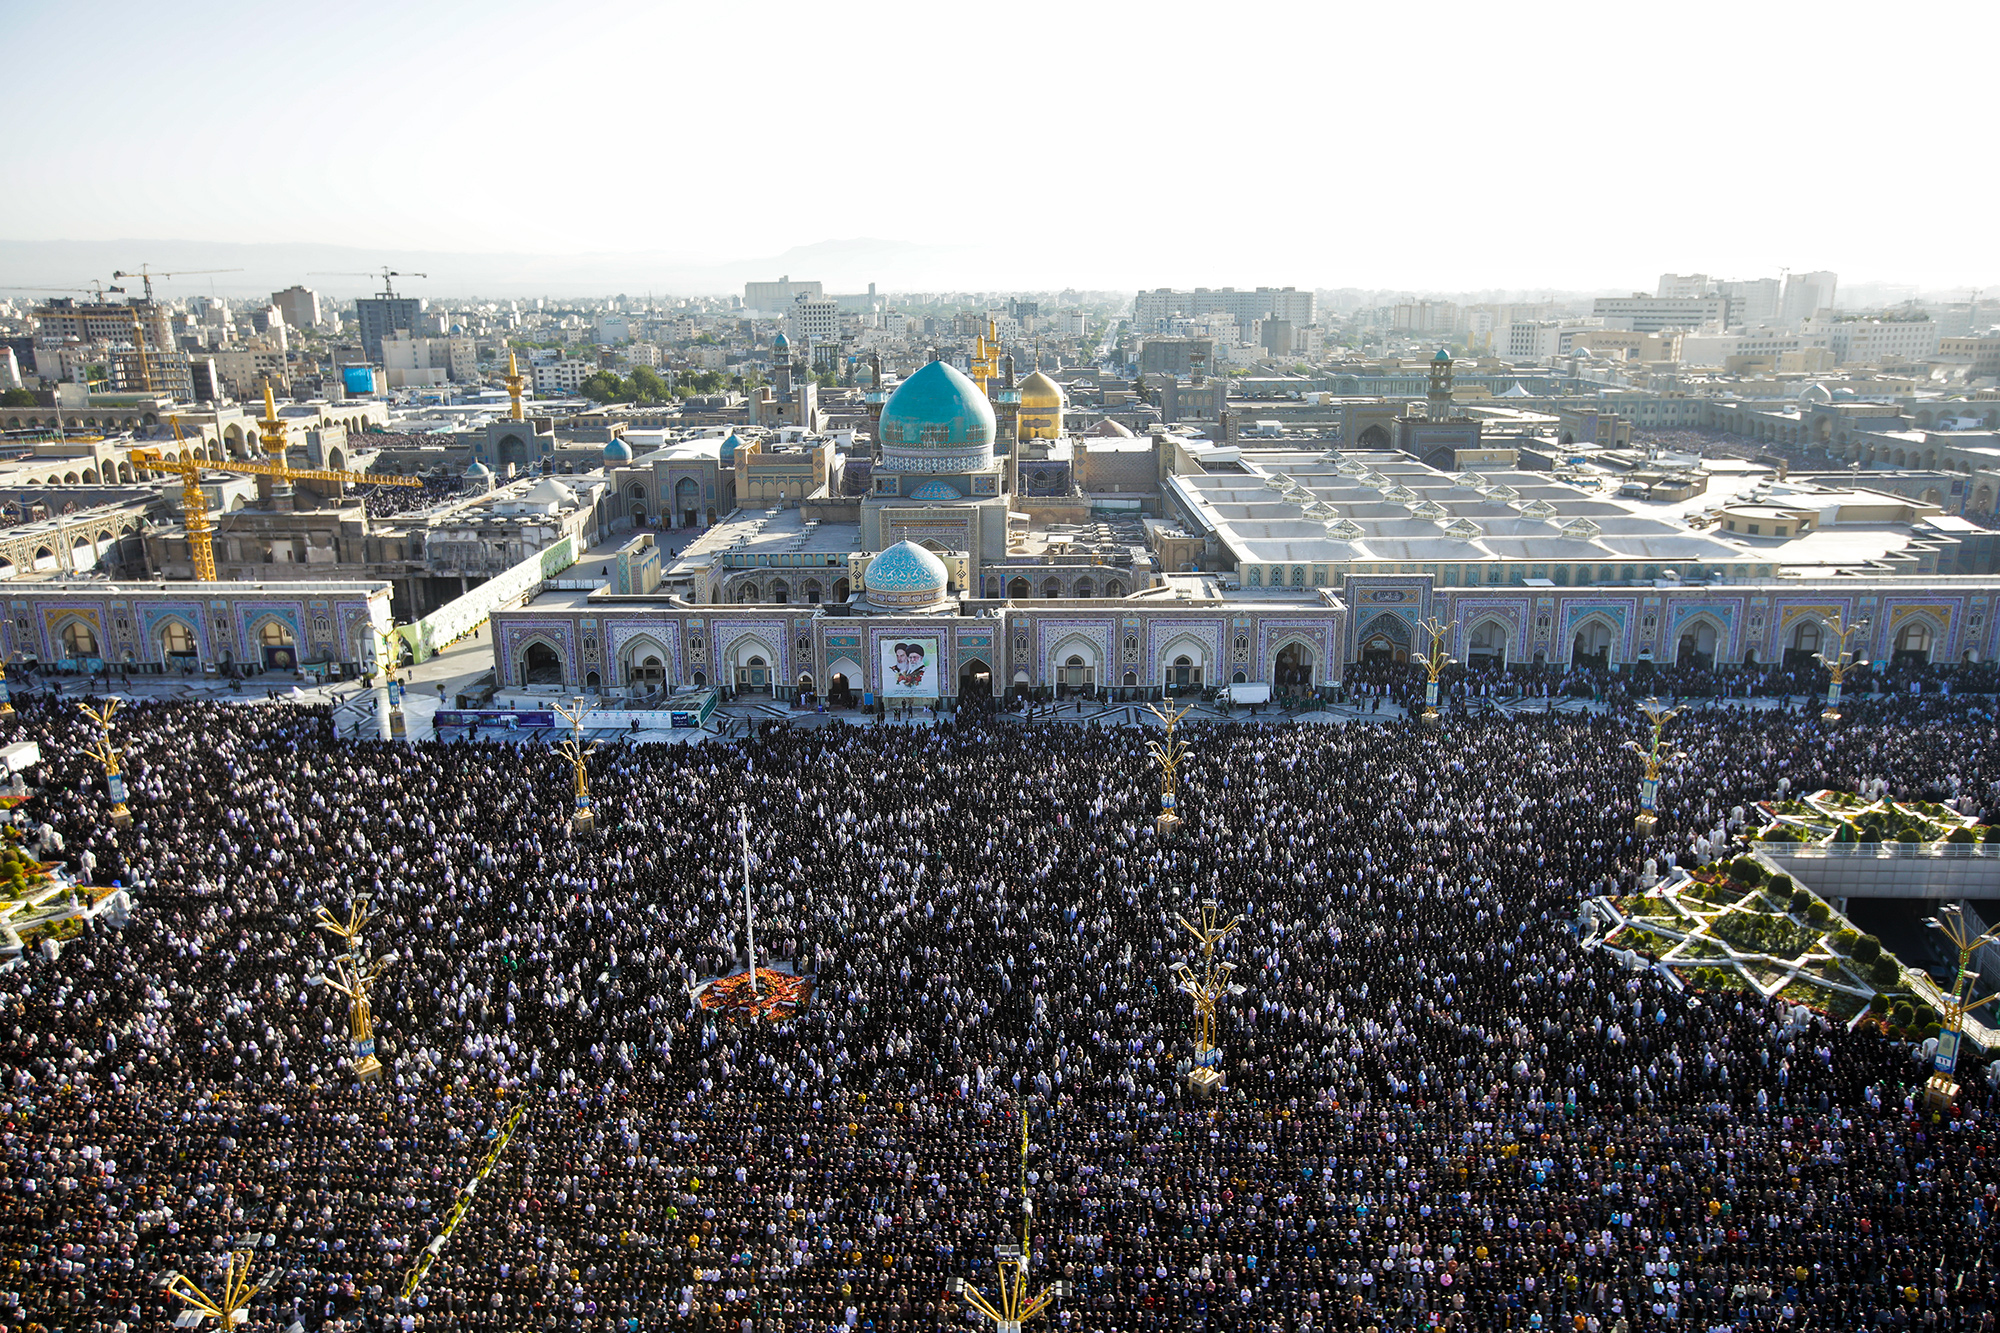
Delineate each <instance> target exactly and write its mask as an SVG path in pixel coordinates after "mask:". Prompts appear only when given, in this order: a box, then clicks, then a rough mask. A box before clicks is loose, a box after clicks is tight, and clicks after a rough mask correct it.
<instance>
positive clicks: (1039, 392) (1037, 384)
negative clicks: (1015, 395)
mask: <svg viewBox="0 0 2000 1333" xmlns="http://www.w3.org/2000/svg"><path fill="white" fill-rule="evenodd" d="M1021 406H1022V407H1024V408H1029V407H1038V408H1041V409H1043V410H1044V411H1046V410H1048V409H1049V408H1063V407H1068V406H1069V400H1068V399H1067V398H1065V397H1063V391H1062V385H1060V384H1057V383H1056V382H1055V381H1054V380H1052V379H1050V378H1049V377H1048V376H1047V375H1044V374H1043V373H1042V372H1041V371H1039V370H1038V371H1036V372H1035V373H1034V374H1032V375H1030V376H1028V378H1026V379H1024V380H1022V381H1021Z"/></svg>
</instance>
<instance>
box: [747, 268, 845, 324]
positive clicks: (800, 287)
mask: <svg viewBox="0 0 2000 1333" xmlns="http://www.w3.org/2000/svg"><path fill="white" fill-rule="evenodd" d="M825 294H826V289H825V287H824V286H822V285H821V284H820V283H817V282H793V281H792V275H791V274H789V273H787V274H786V275H785V276H784V277H782V278H779V279H778V280H777V281H776V282H746V283H744V284H743V307H744V309H746V310H759V311H762V312H764V313H765V314H768V315H782V314H786V313H788V312H789V311H790V310H791V308H792V302H794V301H796V300H798V299H799V298H800V297H801V296H809V297H811V298H812V299H813V300H815V301H817V300H819V298H820V297H822V296H824V295H825Z"/></svg>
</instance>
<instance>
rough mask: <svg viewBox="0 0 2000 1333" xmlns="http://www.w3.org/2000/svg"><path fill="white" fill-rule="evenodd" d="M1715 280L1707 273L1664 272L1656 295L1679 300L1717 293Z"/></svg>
mask: <svg viewBox="0 0 2000 1333" xmlns="http://www.w3.org/2000/svg"><path fill="white" fill-rule="evenodd" d="M1715 291H1716V284H1715V280H1714V279H1713V278H1711V277H1709V276H1708V274H1706V273H1662V274H1661V275H1660V289H1659V291H1657V292H1655V293H1654V295H1656V296H1660V297H1668V298H1671V299H1673V300H1677V301H1685V300H1690V299H1693V298H1696V297H1702V296H1713V295H1715Z"/></svg>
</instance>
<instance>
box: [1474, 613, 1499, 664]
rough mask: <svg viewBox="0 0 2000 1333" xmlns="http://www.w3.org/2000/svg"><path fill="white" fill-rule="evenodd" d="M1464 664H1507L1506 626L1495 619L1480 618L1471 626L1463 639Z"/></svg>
mask: <svg viewBox="0 0 2000 1333" xmlns="http://www.w3.org/2000/svg"><path fill="white" fill-rule="evenodd" d="M1465 664H1466V665H1467V666H1474V667H1504V666H1506V665H1507V627H1506V625H1504V624H1502V623H1501V622H1500V621H1497V620H1482V621H1480V622H1479V623H1478V624H1477V625H1474V626H1473V627H1472V635H1471V637H1470V638H1468V639H1467V640H1466V641H1465Z"/></svg>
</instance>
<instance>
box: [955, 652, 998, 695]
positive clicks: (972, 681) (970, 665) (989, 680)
mask: <svg viewBox="0 0 2000 1333" xmlns="http://www.w3.org/2000/svg"><path fill="white" fill-rule="evenodd" d="M958 697H959V698H960V699H961V700H966V699H990V698H992V697H993V669H992V668H991V667H989V666H987V665H986V663H984V662H982V661H980V660H979V659H978V658H976V657H968V658H966V659H965V661H963V662H961V663H959V667H958Z"/></svg>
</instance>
